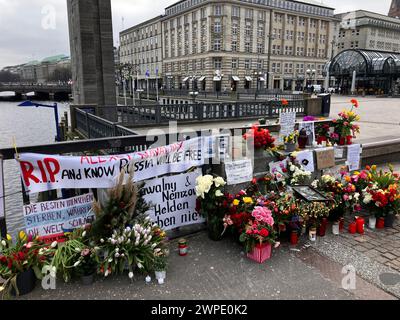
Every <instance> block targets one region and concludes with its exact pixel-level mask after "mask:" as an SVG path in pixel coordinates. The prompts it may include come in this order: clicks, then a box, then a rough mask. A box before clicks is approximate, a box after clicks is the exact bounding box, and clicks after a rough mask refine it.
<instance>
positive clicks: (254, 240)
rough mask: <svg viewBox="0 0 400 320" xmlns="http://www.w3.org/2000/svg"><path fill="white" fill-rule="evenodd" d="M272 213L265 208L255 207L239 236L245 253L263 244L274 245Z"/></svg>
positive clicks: (274, 234) (274, 235)
mask: <svg viewBox="0 0 400 320" xmlns="http://www.w3.org/2000/svg"><path fill="white" fill-rule="evenodd" d="M274 223H275V222H274V218H273V217H272V211H271V210H270V209H268V208H267V207H259V206H258V207H255V208H254V210H253V212H252V213H251V217H250V219H249V220H248V222H247V224H246V225H245V228H244V229H243V231H242V233H241V235H240V242H242V243H243V244H244V247H245V250H246V252H248V253H249V252H251V251H252V250H253V249H254V248H255V247H256V246H257V245H260V246H261V245H263V244H265V243H267V244H272V245H275V243H276V232H275V230H274Z"/></svg>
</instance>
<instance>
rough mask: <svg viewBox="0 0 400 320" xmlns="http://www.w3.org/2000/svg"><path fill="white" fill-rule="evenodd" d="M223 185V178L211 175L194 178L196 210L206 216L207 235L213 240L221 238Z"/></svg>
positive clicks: (223, 210)
mask: <svg viewBox="0 0 400 320" xmlns="http://www.w3.org/2000/svg"><path fill="white" fill-rule="evenodd" d="M225 185H226V182H225V180H224V179H223V178H221V177H214V176H212V175H205V176H200V177H198V178H197V179H196V195H197V208H196V211H197V212H198V213H199V214H200V215H201V216H203V217H204V218H206V220H207V230H208V235H209V238H210V239H211V240H213V241H219V240H221V239H222V234H223V231H224V225H223V217H224V216H225V213H226V211H225V209H224V206H223V202H224V200H225V197H224V193H223V192H222V190H223V188H224V186H225Z"/></svg>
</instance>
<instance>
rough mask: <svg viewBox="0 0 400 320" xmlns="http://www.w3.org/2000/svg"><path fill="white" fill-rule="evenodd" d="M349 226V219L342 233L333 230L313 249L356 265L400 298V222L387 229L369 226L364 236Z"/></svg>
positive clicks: (338, 260)
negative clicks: (372, 228)
mask: <svg viewBox="0 0 400 320" xmlns="http://www.w3.org/2000/svg"><path fill="white" fill-rule="evenodd" d="M366 225H368V218H366ZM347 228H348V221H347V222H346V224H345V230H343V231H342V233H341V234H340V235H339V236H335V235H333V234H332V233H331V231H329V232H328V234H327V235H326V237H323V238H319V239H318V241H317V243H316V244H314V245H313V248H314V249H315V250H316V251H317V252H319V253H320V254H323V255H325V256H326V257H329V259H332V260H334V261H336V262H338V263H340V264H341V265H351V266H354V268H355V270H356V272H357V274H358V275H359V276H360V277H362V278H363V279H365V280H367V281H368V282H370V283H372V284H375V285H376V286H378V287H380V288H382V289H384V290H385V291H386V292H389V293H391V294H393V295H395V296H397V297H398V298H400V223H399V221H398V220H397V222H396V223H395V225H394V228H386V229H383V230H377V229H375V230H371V229H369V228H368V226H366V228H365V234H364V235H360V234H350V233H349V232H348V231H347Z"/></svg>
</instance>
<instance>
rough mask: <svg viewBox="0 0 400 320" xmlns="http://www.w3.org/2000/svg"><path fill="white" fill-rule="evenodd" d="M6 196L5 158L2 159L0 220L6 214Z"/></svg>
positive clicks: (0, 171)
mask: <svg viewBox="0 0 400 320" xmlns="http://www.w3.org/2000/svg"><path fill="white" fill-rule="evenodd" d="M4 196H5V194H4V172H3V158H2V157H0V218H4V216H5V212H6V209H5V199H4Z"/></svg>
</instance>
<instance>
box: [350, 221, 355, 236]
mask: <svg viewBox="0 0 400 320" xmlns="http://www.w3.org/2000/svg"><path fill="white" fill-rule="evenodd" d="M349 232H350V233H351V234H355V233H356V232H357V223H356V222H352V223H350V225H349Z"/></svg>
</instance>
